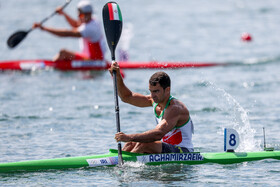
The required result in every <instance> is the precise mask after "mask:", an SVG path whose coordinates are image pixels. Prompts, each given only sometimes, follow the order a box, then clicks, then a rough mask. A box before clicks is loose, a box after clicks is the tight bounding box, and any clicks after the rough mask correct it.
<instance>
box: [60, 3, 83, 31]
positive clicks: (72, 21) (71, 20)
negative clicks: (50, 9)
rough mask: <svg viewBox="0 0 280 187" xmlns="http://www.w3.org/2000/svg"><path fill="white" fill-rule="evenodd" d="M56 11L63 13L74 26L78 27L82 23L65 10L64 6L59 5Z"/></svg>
mask: <svg viewBox="0 0 280 187" xmlns="http://www.w3.org/2000/svg"><path fill="white" fill-rule="evenodd" d="M56 12H57V13H58V14H59V15H63V16H64V17H65V19H66V21H67V22H68V23H69V24H70V25H71V26H72V27H74V28H77V27H79V26H80V25H81V22H80V21H78V20H75V19H73V18H72V17H70V16H69V15H68V14H67V13H66V12H64V11H63V8H62V7H57V8H56Z"/></svg>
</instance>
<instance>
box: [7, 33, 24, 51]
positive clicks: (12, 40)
mask: <svg viewBox="0 0 280 187" xmlns="http://www.w3.org/2000/svg"><path fill="white" fill-rule="evenodd" d="M27 34H28V32H26V31H18V32H16V33H14V34H13V35H11V36H10V37H9V38H8V40H7V44H8V46H9V47H10V48H14V47H15V46H17V45H18V44H19V43H20V42H21V41H22V40H23V39H24V38H25V37H26V35H27Z"/></svg>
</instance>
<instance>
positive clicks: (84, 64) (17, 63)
mask: <svg viewBox="0 0 280 187" xmlns="http://www.w3.org/2000/svg"><path fill="white" fill-rule="evenodd" d="M118 63H119V66H120V68H122V69H165V68H170V69H177V68H200V67H212V66H225V65H226V64H225V63H210V62H209V63H207V62H157V61H150V62H122V61H120V62H118ZM110 64H111V63H110V62H108V61H93V60H72V61H52V60H10V61H0V70H2V71H5V70H18V71H28V70H38V69H50V68H51V69H56V70H60V71H75V70H78V71H88V70H90V71H95V70H96V71H98V70H105V69H108V68H109V67H110Z"/></svg>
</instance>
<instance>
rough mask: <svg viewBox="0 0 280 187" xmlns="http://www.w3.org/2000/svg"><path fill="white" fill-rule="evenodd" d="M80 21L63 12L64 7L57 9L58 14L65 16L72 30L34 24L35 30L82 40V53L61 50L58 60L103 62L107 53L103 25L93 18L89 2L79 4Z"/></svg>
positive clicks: (57, 56) (56, 59) (56, 58)
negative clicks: (38, 29)
mask: <svg viewBox="0 0 280 187" xmlns="http://www.w3.org/2000/svg"><path fill="white" fill-rule="evenodd" d="M77 8H78V17H79V18H78V20H75V19H73V18H71V17H70V16H69V15H68V14H66V13H65V12H64V11H63V8H62V7H58V8H57V9H56V11H57V13H58V14H60V15H63V16H64V17H65V19H66V20H67V22H68V23H69V24H70V26H71V27H72V29H70V30H67V29H56V28H50V27H45V26H43V25H41V24H40V23H34V24H33V28H40V29H41V30H43V31H47V32H49V33H51V34H54V35H56V36H59V37H76V38H81V39H82V40H81V44H82V45H80V46H81V47H82V52H81V53H78V52H74V51H70V50H67V49H62V50H60V52H59V54H57V55H56V56H55V58H54V60H55V61H58V60H74V59H75V60H90V59H91V60H103V59H104V56H105V52H106V43H105V40H104V36H103V32H102V30H101V25H100V23H99V21H98V20H97V19H96V17H95V16H92V13H93V8H92V6H91V4H90V2H89V1H80V2H79V4H78V7H77Z"/></svg>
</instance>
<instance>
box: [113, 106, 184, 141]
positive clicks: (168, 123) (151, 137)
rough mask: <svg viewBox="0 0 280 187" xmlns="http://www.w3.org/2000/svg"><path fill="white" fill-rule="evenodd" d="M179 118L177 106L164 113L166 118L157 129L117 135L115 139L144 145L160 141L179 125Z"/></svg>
mask: <svg viewBox="0 0 280 187" xmlns="http://www.w3.org/2000/svg"><path fill="white" fill-rule="evenodd" d="M179 118H180V117H179V115H178V108H177V107H176V106H173V107H169V108H168V110H166V111H165V113H164V118H163V119H162V120H161V122H160V123H159V124H158V125H157V126H156V128H154V129H152V130H148V131H146V132H143V133H137V134H124V133H122V132H120V133H117V134H116V136H115V139H116V140H117V141H123V142H130V141H132V142H143V143H149V142H154V141H158V140H161V139H162V138H163V137H164V135H165V134H167V133H168V132H169V131H171V130H172V129H173V128H174V127H175V126H176V125H177V123H178V120H179Z"/></svg>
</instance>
